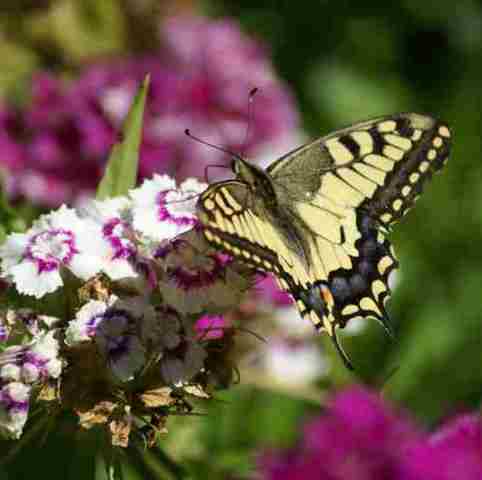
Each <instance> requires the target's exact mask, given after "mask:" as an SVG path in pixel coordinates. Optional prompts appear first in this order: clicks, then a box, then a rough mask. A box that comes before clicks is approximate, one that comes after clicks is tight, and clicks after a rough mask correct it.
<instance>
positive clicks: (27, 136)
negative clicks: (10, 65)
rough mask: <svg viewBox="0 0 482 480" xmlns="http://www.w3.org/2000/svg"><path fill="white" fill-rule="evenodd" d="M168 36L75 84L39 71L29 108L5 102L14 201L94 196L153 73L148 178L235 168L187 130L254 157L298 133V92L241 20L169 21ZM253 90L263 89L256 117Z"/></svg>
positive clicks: (3, 153)
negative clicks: (212, 167) (141, 89)
mask: <svg viewBox="0 0 482 480" xmlns="http://www.w3.org/2000/svg"><path fill="white" fill-rule="evenodd" d="M162 40H163V42H162V46H161V48H160V50H159V52H157V53H156V54H151V55H149V56H145V57H135V58H118V59H110V60H108V61H104V62H101V63H96V64H92V65H88V66H86V68H85V69H84V70H83V71H81V72H80V73H79V76H78V78H76V79H73V80H71V81H65V80H64V79H61V78H59V77H58V76H56V75H55V74H53V73H50V72H39V73H38V74H37V75H36V76H35V77H34V78H33V79H32V86H31V99H30V101H29V102H28V103H27V104H26V105H24V106H23V107H21V108H18V107H16V106H14V105H12V104H10V103H9V102H8V101H7V100H5V101H4V102H3V105H2V106H1V107H0V165H1V166H2V168H3V169H4V170H5V171H6V172H7V175H6V182H7V191H8V193H9V194H10V196H11V197H14V198H18V197H26V198H27V199H29V200H31V201H33V202H35V203H38V204H41V205H45V206H57V205H59V204H60V203H62V202H68V203H72V202H75V201H77V200H79V199H80V198H82V197H83V196H86V195H88V194H91V193H92V192H93V191H94V189H95V186H96V185H97V183H98V181H99V179H100V177H101V175H102V173H103V169H104V166H105V162H106V159H107V155H108V152H109V149H110V148H111V146H112V144H113V143H114V142H115V141H116V140H117V139H118V134H119V130H120V126H121V124H122V121H123V119H124V118H125V115H126V113H127V111H128V108H129V106H130V102H131V100H132V98H133V95H134V93H135V91H136V89H137V87H138V85H139V83H140V82H141V81H142V79H143V78H144V76H145V75H146V74H147V73H149V74H150V75H151V87H150V91H149V98H148V102H147V109H146V115H145V128H144V138H143V143H142V149H141V163H140V172H139V174H140V177H141V178H144V177H146V176H151V175H152V174H153V173H168V174H170V175H174V176H175V177H177V179H178V180H183V179H184V178H186V177H187V176H192V175H195V176H200V177H202V176H203V175H204V168H205V166H206V165H208V164H212V165H214V164H220V163H222V164H227V163H228V160H229V158H228V155H226V154H223V153H222V152H219V151H217V150H214V149H211V148H208V147H206V146H204V145H201V144H200V143H198V142H195V141H193V140H191V139H189V138H187V137H186V135H185V134H184V130H185V129H190V130H191V132H192V133H193V134H195V135H196V136H198V137H201V138H202V139H204V140H206V141H208V142H211V143H214V144H217V145H220V146H223V147H224V148H228V149H230V150H233V151H235V152H237V153H242V154H247V155H253V154H255V153H256V151H260V150H261V149H262V148H263V147H264V146H266V145H271V144H276V142H280V143H282V142H283V141H284V139H285V138H286V137H288V135H289V134H290V133H291V132H292V131H293V130H294V129H296V127H297V124H298V117H297V112H296V109H295V106H294V102H293V99H292V96H291V94H290V92H289V91H288V89H287V88H286V86H285V85H283V84H282V83H281V82H280V80H278V79H277V77H276V75H275V73H274V70H273V68H272V65H271V63H270V61H269V57H268V55H267V52H266V51H265V50H264V48H263V47H262V46H261V45H260V44H259V43H258V42H256V41H255V40H253V39H251V38H248V37H247V36H246V35H244V34H243V33H242V32H241V31H240V30H239V28H238V26H237V25H236V24H235V23H234V22H231V21H229V20H219V21H211V20H207V19H203V18H194V17H172V18H170V19H168V20H167V21H166V22H165V23H164V25H163V28H162ZM254 87H257V88H258V89H259V93H258V94H257V95H256V97H255V100H254V105H253V106H254V108H253V109H252V114H251V115H250V114H249V108H248V103H249V102H248V97H249V92H250V90H251V89H252V88H254ZM248 117H250V118H249V119H248ZM248 123H249V135H248V138H246V130H247V127H248Z"/></svg>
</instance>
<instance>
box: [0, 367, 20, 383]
mask: <svg viewBox="0 0 482 480" xmlns="http://www.w3.org/2000/svg"><path fill="white" fill-rule="evenodd" d="M21 372H22V369H21V368H20V366H19V365H17V364H15V363H7V364H6V365H3V366H2V367H0V380H2V382H16V381H18V380H20V375H21Z"/></svg>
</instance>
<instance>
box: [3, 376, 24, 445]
mask: <svg viewBox="0 0 482 480" xmlns="http://www.w3.org/2000/svg"><path fill="white" fill-rule="evenodd" d="M30 391H31V387H30V386H28V385H25V384H23V383H21V382H10V383H7V384H6V385H3V387H2V388H1V389H0V432H1V433H3V434H4V435H6V436H7V437H9V438H13V439H18V438H19V437H20V435H21V434H22V430H23V427H24V425H25V422H26V421H27V416H28V409H29V400H30Z"/></svg>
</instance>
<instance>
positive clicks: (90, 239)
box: [0, 206, 104, 298]
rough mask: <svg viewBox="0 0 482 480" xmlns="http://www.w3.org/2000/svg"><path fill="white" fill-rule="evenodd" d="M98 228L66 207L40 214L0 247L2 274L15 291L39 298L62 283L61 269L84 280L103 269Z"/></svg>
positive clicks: (101, 246)
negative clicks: (31, 223) (11, 282)
mask: <svg viewBox="0 0 482 480" xmlns="http://www.w3.org/2000/svg"><path fill="white" fill-rule="evenodd" d="M103 249H104V245H103V243H102V242H101V237H100V234H99V229H98V228H97V227H96V225H95V224H94V223H92V222H91V221H90V220H88V219H81V218H79V217H78V215H77V213H76V212H75V211H74V210H72V209H70V208H67V207H66V206H62V207H60V208H59V209H58V210H56V211H54V212H51V213H49V214H47V215H42V216H41V217H40V218H39V219H38V220H37V221H36V222H35V223H34V224H33V225H32V227H31V228H30V230H28V231H27V232H26V233H13V234H11V235H9V236H8V237H7V239H6V241H5V243H4V244H3V245H2V246H1V247H0V259H1V260H2V275H3V276H4V277H6V278H8V279H11V280H12V281H13V283H14V284H15V286H16V288H17V290H18V292H20V293H23V294H26V295H33V296H34V297H36V298H41V297H43V296H44V295H45V294H47V293H51V292H54V291H55V290H57V288H59V287H61V286H62V285H63V280H62V275H61V274H62V269H64V268H65V269H68V270H70V271H71V272H72V273H73V274H74V275H75V276H76V277H79V278H81V279H83V280H87V279H89V278H90V277H92V276H93V275H95V274H96V273H98V272H99V271H100V270H101V268H102V262H101V261H100V258H99V257H102V251H103Z"/></svg>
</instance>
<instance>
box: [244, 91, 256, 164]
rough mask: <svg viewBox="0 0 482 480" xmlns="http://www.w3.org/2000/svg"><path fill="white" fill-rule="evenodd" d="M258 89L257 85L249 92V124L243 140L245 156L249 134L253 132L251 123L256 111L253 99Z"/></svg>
mask: <svg viewBox="0 0 482 480" xmlns="http://www.w3.org/2000/svg"><path fill="white" fill-rule="evenodd" d="M258 90H259V89H258V88H257V87H255V88H253V89H252V90H251V91H250V92H249V95H248V125H247V127H246V133H245V134H244V140H243V143H242V147H241V153H242V155H243V156H244V154H245V153H246V152H245V149H246V147H247V145H248V140H249V134H250V133H251V124H252V121H253V111H254V106H253V105H254V102H253V99H254V96H255V95H256V93H258Z"/></svg>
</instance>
